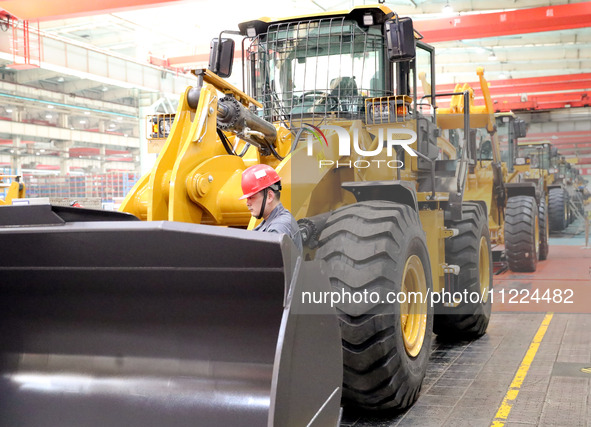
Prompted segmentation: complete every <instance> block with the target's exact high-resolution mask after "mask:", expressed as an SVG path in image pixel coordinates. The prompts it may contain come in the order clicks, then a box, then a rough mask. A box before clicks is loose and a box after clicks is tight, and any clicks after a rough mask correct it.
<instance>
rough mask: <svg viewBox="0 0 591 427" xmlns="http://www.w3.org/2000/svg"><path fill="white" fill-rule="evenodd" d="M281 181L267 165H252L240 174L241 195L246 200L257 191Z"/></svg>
mask: <svg viewBox="0 0 591 427" xmlns="http://www.w3.org/2000/svg"><path fill="white" fill-rule="evenodd" d="M279 181H281V178H280V177H279V175H278V174H277V172H275V169H273V168H272V167H271V166H269V165H254V166H251V167H249V168H248V169H246V170H245V171H244V172H242V193H244V196H242V197H241V198H240V200H242V199H246V198H247V197H250V196H252V195H254V194H256V193H258V192H259V191H262V190H264V189H265V188H267V187H270V186H271V185H273V184H275V183H277V182H279Z"/></svg>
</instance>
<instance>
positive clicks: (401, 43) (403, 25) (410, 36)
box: [384, 18, 416, 62]
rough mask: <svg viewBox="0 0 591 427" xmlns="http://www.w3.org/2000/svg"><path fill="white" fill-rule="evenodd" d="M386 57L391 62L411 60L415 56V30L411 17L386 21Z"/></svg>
mask: <svg viewBox="0 0 591 427" xmlns="http://www.w3.org/2000/svg"><path fill="white" fill-rule="evenodd" d="M384 25H385V26H386V43H387V46H388V58H389V59H390V61H392V62H398V61H406V60H411V59H413V58H414V57H415V56H416V46H415V32H414V29H413V26H412V19H410V18H400V19H395V20H391V21H386V23H385V24H384Z"/></svg>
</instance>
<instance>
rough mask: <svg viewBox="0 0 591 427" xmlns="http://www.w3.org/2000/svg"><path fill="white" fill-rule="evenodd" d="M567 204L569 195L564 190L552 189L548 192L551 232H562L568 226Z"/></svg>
mask: <svg viewBox="0 0 591 427" xmlns="http://www.w3.org/2000/svg"><path fill="white" fill-rule="evenodd" d="M566 203H567V195H566V191H564V189H562V188H551V189H550V191H549V192H548V219H550V231H562V230H564V229H565V228H566V227H567V226H568V222H567V221H568V215H567V209H566Z"/></svg>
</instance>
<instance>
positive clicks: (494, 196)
mask: <svg viewBox="0 0 591 427" xmlns="http://www.w3.org/2000/svg"><path fill="white" fill-rule="evenodd" d="M477 74H478V76H479V81H480V89H481V91H482V94H483V98H484V105H482V106H475V105H474V95H473V90H472V88H470V86H469V85H468V84H464V85H460V84H458V85H456V88H455V92H456V93H457V92H468V93H469V97H470V105H471V107H470V111H471V112H473V113H474V120H472V121H471V130H470V131H471V135H470V144H469V145H468V147H467V150H468V158H469V170H468V178H467V183H466V190H465V195H464V197H465V198H466V199H469V200H475V201H479V202H480V203H483V204H485V206H486V208H487V211H488V214H489V217H488V218H489V230H490V233H491V243H492V245H493V257H494V259H495V261H501V260H502V259H505V260H506V265H508V267H509V268H510V269H511V270H512V271H517V272H520V271H535V270H536V266H537V262H538V257H541V259H545V256H546V255H547V248H548V239H547V236H548V234H547V233H544V232H543V231H540V229H541V228H540V225H539V224H540V220H542V221H544V218H545V216H544V212H545V208H544V205H543V202H542V199H543V198H544V197H543V194H544V193H543V192H541V191H540V188H539V184H540V183H534V182H533V180H532V179H529V178H527V179H524V180H523V181H522V180H521V178H522V175H519V174H515V173H514V174H512V175H509V172H508V165H507V163H505V162H503V161H502V160H503V159H502V153H501V143H500V140H499V139H500V138H499V136H500V137H501V138H502V139H503V140H504V139H506V137H507V135H506V132H504V131H506V130H507V129H508V126H501V127H500V131H499V126H498V125H499V124H500V123H503V122H500V123H499V121H498V120H497V119H496V118H495V113H494V107H493V101H492V98H491V96H490V91H489V87H488V82H487V81H486V79H485V78H484V69H483V68H481V67H479V68H478V70H477ZM462 109H463V95H453V96H452V98H451V101H450V106H449V108H440V109H439V111H438V112H439V115H438V121H439V122H441V123H445V122H446V121H450V120H457V118H456V117H457V115H458V113H461V112H462ZM507 117H509V115H507ZM520 123H523V125H524V124H525V123H524V122H520ZM511 125H512V128H511V129H512V132H513V133H511V135H510V136H511V138H514V139H512V140H511V142H512V143H515V141H516V137H517V136H521V137H523V136H525V134H524V133H523V134H520V135H517V134H516V133H515V129H517V128H515V123H513V122H511ZM474 128H476V129H474ZM517 130H519V129H517ZM521 130H523V131H524V132H525V128H524V127H523V126H522V129H521ZM456 132H459V135H455V133H456ZM461 132H462V131H461V130H460V131H450V140H451V141H452V144H454V146H457V141H460V140H461V139H462V134H461ZM504 142H506V141H504ZM510 147H511V148H513V145H511V146H510ZM458 148H459V147H458ZM512 153H515V149H513V151H512ZM510 167H511V168H512V164H510ZM511 172H513V170H511ZM538 207H539V208H538ZM543 223H546V222H543ZM542 230H546V231H547V227H546V228H542ZM544 236H545V239H544V238H543V237H544ZM495 248H500V249H496V250H495ZM544 251H545V252H544ZM502 264H503V265H505V264H504V263H502Z"/></svg>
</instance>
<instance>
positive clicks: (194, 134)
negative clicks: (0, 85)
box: [0, 6, 492, 426]
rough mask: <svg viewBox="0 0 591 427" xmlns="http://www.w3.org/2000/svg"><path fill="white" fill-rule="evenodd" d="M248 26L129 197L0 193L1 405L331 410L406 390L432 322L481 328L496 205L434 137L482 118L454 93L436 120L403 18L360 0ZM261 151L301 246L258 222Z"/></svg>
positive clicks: (99, 416) (402, 397)
mask: <svg viewBox="0 0 591 427" xmlns="http://www.w3.org/2000/svg"><path fill="white" fill-rule="evenodd" d="M239 30H240V31H239V32H238V33H239V34H236V32H230V34H235V35H236V36H237V35H240V36H242V37H243V43H242V46H243V47H244V51H243V58H244V60H243V62H242V71H243V76H244V87H243V88H242V90H240V89H238V88H236V87H234V86H232V85H230V84H229V83H228V82H227V81H226V80H224V79H223V77H228V76H229V75H230V72H231V69H232V59H233V58H234V41H233V39H231V38H228V37H223V34H220V36H219V37H217V38H216V39H214V40H213V41H212V55H211V58H210V67H209V68H210V69H209V70H195V71H194V74H195V76H196V84H195V86H194V87H190V88H187V90H186V91H185V93H184V94H183V95H182V96H181V99H180V103H179V107H178V109H177V112H176V114H175V115H174V118H171V117H161V118H159V117H154V118H151V119H150V123H151V124H153V125H154V128H153V132H152V134H154V135H156V136H160V135H162V137H166V142H165V144H164V146H163V149H162V152H161V153H160V155H159V157H158V160H157V161H156V164H155V165H154V167H153V169H152V171H151V172H150V173H149V174H148V175H146V176H144V177H143V178H142V179H140V181H138V183H137V184H136V186H135V187H134V189H133V190H132V191H131V192H130V194H129V195H128V196H127V198H126V199H125V201H124V202H123V204H122V206H121V211H122V212H120V213H112V214H106V213H103V212H96V211H90V210H85V209H80V208H77V209H73V208H70V209H68V208H59V207H50V206H40V207H30V208H34V209H27V210H26V211H25V209H24V208H25V207H23V208H22V210H17V209H18V208H6V209H7V210H6V211H4V208H3V209H0V223H2V224H3V225H4V227H2V228H0V243H1V244H2V246H3V247H6V246H7V245H10V246H11V247H12V248H14V249H15V250H14V253H11V254H10V255H9V256H3V257H1V258H0V262H1V263H2V264H1V265H0V272H1V273H2V277H3V280H2V283H1V284H0V294H1V295H0V301H1V302H0V304H1V307H0V313H2V314H1V315H0V316H1V323H0V327H1V330H0V332H1V333H0V337H1V338H0V340H1V341H2V345H1V346H0V348H1V349H2V350H1V353H0V358H1V359H0V360H2V362H3V363H2V365H1V366H2V373H3V383H2V385H1V386H0V393H2V395H3V396H8V397H7V398H6V399H4V398H3V399H2V403H0V415H2V416H3V419H8V420H17V421H18V422H19V423H20V424H21V425H39V424H42V422H45V423H47V422H49V423H51V424H84V425H101V426H102V425H125V426H130V425H142V426H144V425H251V426H252V425H275V426H291V425H293V426H301V425H318V426H327V425H337V424H338V420H339V411H340V405H341V399H342V404H344V405H351V406H357V407H360V408H365V409H371V410H382V409H388V408H398V409H401V408H406V407H408V406H410V405H412V404H413V403H414V402H415V401H416V399H417V397H418V394H419V391H420V388H421V384H422V381H423V378H424V376H425V371H426V367H427V363H428V360H429V355H430V350H431V343H432V339H433V329H434V328H435V330H436V332H437V333H438V334H440V335H445V336H447V337H448V338H466V337H478V336H480V335H482V334H484V333H485V331H486V328H487V325H488V322H489V318H490V314H491V295H490V291H491V289H492V257H491V247H490V235H489V229H488V220H487V216H488V214H487V210H486V206H485V205H484V204H483V203H480V202H478V201H470V200H465V197H464V190H465V185H466V176H467V172H468V169H469V158H468V154H467V153H468V149H463V150H461V155H460V156H458V157H459V158H451V157H450V155H451V154H453V153H452V151H453V148H450V147H452V146H451V144H450V142H449V141H448V140H446V138H445V135H444V134H445V133H446V132H449V131H451V130H454V129H456V130H457V129H463V135H466V140H465V141H462V142H460V147H468V145H469V138H468V136H469V135H470V133H471V131H470V129H471V126H472V125H471V120H472V119H473V118H474V117H473V114H471V110H470V108H471V106H470V103H469V97H468V93H464V95H465V96H464V97H463V99H464V105H463V111H462V112H461V113H458V115H457V117H456V118H455V120H449V121H447V122H445V123H440V122H439V120H438V115H437V98H438V96H439V95H438V94H437V92H436V90H435V88H436V85H435V72H434V70H435V64H434V58H435V51H434V49H433V48H432V47H431V46H429V45H427V44H426V43H424V42H422V41H421V36H420V34H418V33H417V32H415V31H414V28H413V24H412V20H411V19H409V18H403V17H399V16H398V15H397V14H395V13H394V12H393V11H391V10H390V9H389V8H387V7H385V6H372V7H369V6H368V7H365V6H364V7H357V8H354V9H352V10H350V11H344V12H327V13H324V14H319V15H313V16H304V17H296V18H289V19H282V20H276V21H273V20H269V19H266V18H265V19H260V20H253V21H248V22H244V23H242V24H240V26H239ZM421 72H424V73H425V74H426V79H428V80H429V81H430V84H431V86H432V92H430V93H428V94H421V93H420V91H419V89H418V84H417V82H418V75H419V73H421ZM444 152H445V153H446V154H443V153H444ZM257 163H264V164H267V165H270V166H272V167H273V168H275V170H276V171H277V172H278V174H279V175H280V176H281V178H282V185H283V191H282V194H281V201H282V203H283V204H284V205H285V206H286V207H287V208H288V209H290V210H291V212H292V213H293V214H294V215H295V217H296V219H297V220H298V222H299V225H300V231H301V234H302V236H303V240H304V245H305V248H304V251H303V253H301V254H300V253H298V252H297V251H296V249H295V246H294V245H293V244H292V242H291V240H290V239H289V238H288V237H287V236H279V235H274V234H273V233H269V234H267V233H257V232H254V231H250V230H251V229H252V228H254V227H255V226H256V223H257V221H256V220H255V219H253V218H252V217H251V216H250V214H249V212H248V210H247V208H246V205H245V204H244V201H240V200H239V196H240V195H241V191H240V179H241V173H242V171H243V170H245V169H246V168H247V167H248V166H250V165H253V164H257ZM136 219H141V220H143V221H137V220H136ZM23 253H26V256H23ZM435 313H436V314H435Z"/></svg>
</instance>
